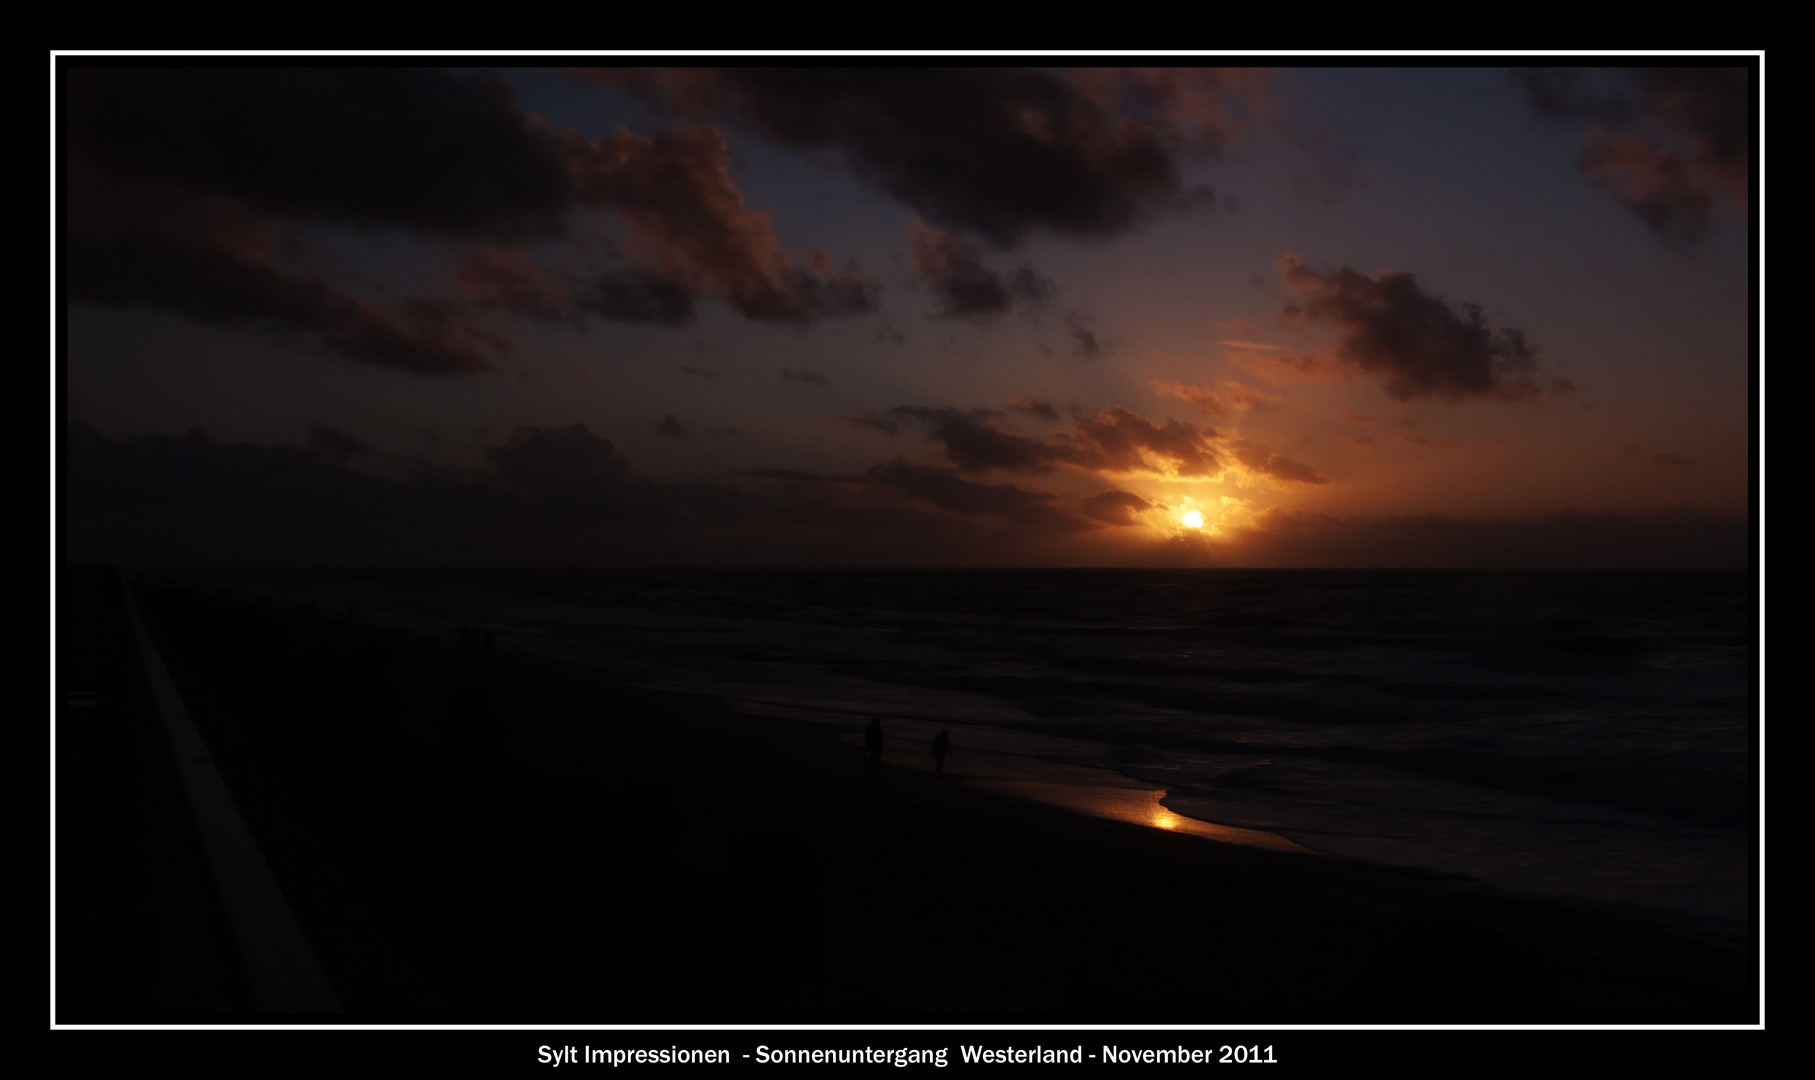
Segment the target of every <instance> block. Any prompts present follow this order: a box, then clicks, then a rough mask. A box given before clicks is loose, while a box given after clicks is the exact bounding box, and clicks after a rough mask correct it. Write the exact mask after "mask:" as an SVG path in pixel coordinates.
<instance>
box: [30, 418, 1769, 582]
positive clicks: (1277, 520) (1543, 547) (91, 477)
mask: <svg viewBox="0 0 1815 1080" xmlns="http://www.w3.org/2000/svg"><path fill="white" fill-rule="evenodd" d="M63 450H64V453H63V456H62V458H61V460H62V463H63V464H64V466H65V477H66V480H65V488H64V493H65V503H64V505H65V528H64V530H63V531H62V533H61V535H62V536H63V538H64V539H65V542H66V544H67V548H66V556H67V558H68V559H69V561H70V562H71V563H72V564H78V565H79V564H97V563H113V564H116V565H139V566H158V565H187V566H234V565H237V566H244V565H251V566H279V565H350V566H375V565H416V566H421V565H466V566H508V565H556V566H586V565H675V564H677V563H715V564H741V565H750V564H751V561H752V558H753V555H752V553H753V552H755V553H758V557H759V559H760V560H761V561H772V562H774V563H776V564H791V565H830V564H832V563H833V562H842V563H843V564H856V565H879V564H896V563H899V564H909V563H928V562H931V563H943V564H946V565H978V564H979V563H981V562H996V561H1001V560H1002V559H1003V558H1004V557H1006V556H1009V555H1012V554H1013V553H1016V552H1022V553H1025V552H1028V551H1035V550H1047V551H1049V555H1048V556H1047V558H1048V559H1050V558H1051V557H1052V556H1051V554H1050V552H1051V551H1058V552H1060V554H1059V559H1060V561H1065V560H1067V559H1068V558H1073V559H1075V556H1076V553H1078V552H1087V551H1089V550H1091V549H1089V548H1085V547H1068V548H1061V549H1039V548H1017V547H1014V546H1012V545H1013V544H1014V543H1017V542H1019V541H1017V539H1016V538H1021V539H1023V540H1027V541H1029V542H1033V541H1039V540H1041V538H1062V537H1074V536H1075V537H1080V538H1086V537H1088V536H1089V534H1090V533H1091V532H1092V531H1093V530H1095V531H1101V532H1103V533H1104V534H1105V535H1112V534H1111V533H1110V531H1109V530H1108V529H1107V528H1105V527H1106V526H1112V525H1122V526H1127V525H1132V524H1135V523H1137V521H1138V516H1139V515H1140V514H1141V512H1142V509H1143V507H1142V505H1141V503H1142V502H1143V501H1144V500H1140V499H1139V497H1138V496H1134V495H1132V494H1131V493H1128V492H1119V491H1108V492H1103V493H1101V494H1099V495H1095V496H1091V497H1089V498H1086V499H1084V500H1082V501H1081V502H1080V503H1078V504H1076V509H1075V510H1074V509H1072V508H1071V504H1069V503H1068V501H1067V500H1065V499H1063V498H1061V497H1060V496H1056V495H1053V494H1050V493H1046V492H1038V491H1029V490H1026V489H1024V488H1021V487H1019V486H1017V485H1013V484H983V483H977V482H974V481H971V480H967V479H965V478H964V477H963V476H961V475H959V474H958V472H957V470H956V469H955V468H945V467H936V466H923V465H913V464H910V463H907V462H905V461H901V460H895V461H891V462H887V463H884V464H880V465H877V466H875V467H874V468H872V469H870V470H869V471H868V472H867V473H866V474H864V475H861V476H830V475H824V474H818V473H807V472H796V471H793V470H764V471H763V474H762V477H761V483H760V484H753V485H752V489H751V490H744V489H740V488H737V487H732V486H729V485H726V484H716V483H692V484H679V483H675V484H668V483H658V482H653V481H650V480H647V479H645V478H642V477H639V476H637V475H636V473H635V471H634V470H633V469H632V468H631V467H630V463H629V462H628V461H627V460H625V459H624V458H623V455H622V454H620V453H619V452H618V451H617V450H616V449H615V448H614V447H613V446H612V445H611V443H610V441H609V440H608V439H605V438H603V437H600V436H598V435H595V434H593V433H592V432H591V431H589V430H588V429H586V428H584V427H579V426H572V427H567V428H558V427H557V428H536V427H524V428H518V429H516V431H514V432H513V433H512V434H511V435H510V437H509V438H508V439H507V440H506V442H505V443H504V444H503V445H501V446H494V447H491V448H489V453H488V460H489V462H490V463H491V465H492V467H491V468H488V469H470V470H469V469H457V468H452V467H448V466H440V467H432V466H424V467H423V469H422V471H420V472H419V473H417V474H416V475H414V476H412V477H409V478H408V479H403V480H393V479H384V478H380V477H375V476H371V475H368V474H366V473H363V472H360V471H358V470H355V469H353V468H350V467H348V465H347V464H346V463H345V462H344V461H342V460H336V459H333V458H331V457H328V456H326V455H322V454H319V453H316V452H313V451H310V450H305V449H301V448H296V447H260V446H251V445H245V444H241V445H224V444H222V443H219V442H217V441H215V440H213V439H211V438H209V437H207V436H206V435H205V434H203V433H201V432H200V431H192V432H191V433H190V434H188V435H186V436H184V437H181V438H169V437H165V436H157V435H151V436H145V437H142V438H138V439H132V440H125V441H116V440H113V439H109V438H106V437H103V436H101V435H99V434H98V433H96V432H95V431H94V430H93V429H90V428H88V427H86V426H85V425H83V424H81V423H79V422H72V423H70V425H69V426H68V429H67V441H66V442H65V444H64V448H63ZM1222 503H1223V507H1224V513H1223V523H1225V524H1226V523H1228V522H1229V521H1230V513H1231V509H1232V508H1233V509H1239V508H1240V504H1239V501H1236V500H1229V499H1227V498H1225V499H1223V500H1222ZM1149 505H1151V504H1149ZM1002 525H1006V526H1008V527H1007V528H1002V527H1001V526H1002ZM1122 535H1123V536H1124V537H1126V538H1127V540H1128V541H1129V542H1133V543H1135V544H1136V545H1137V546H1136V547H1133V548H1124V549H1119V550H1121V551H1123V552H1132V553H1135V554H1136V555H1137V556H1139V557H1141V558H1152V559H1160V560H1162V561H1164V559H1165V558H1167V556H1166V555H1165V554H1164V552H1163V550H1161V549H1156V548H1153V547H1150V546H1139V545H1142V544H1144V543H1145V541H1144V540H1143V539H1142V537H1143V536H1144V534H1143V533H1140V532H1138V531H1131V532H1130V533H1125V534H1122ZM1192 539H1194V540H1197V541H1206V542H1200V543H1196V544H1194V545H1193V546H1192V547H1191V548H1190V549H1189V550H1186V549H1184V548H1180V549H1178V551H1177V552H1176V554H1178V555H1179V556H1180V557H1183V558H1187V559H1188V560H1192V561H1198V562H1204V561H1208V562H1212V563H1224V564H1229V565H1254V566H1402V567H1418V566H1433V567H1437V566H1440V567H1469V566H1484V567H1486V566H1586V567H1592V566H1610V567H1617V566H1633V567H1645V566H1730V567H1743V566H1745V565H1746V564H1747V559H1748V555H1749V552H1750V551H1751V550H1753V545H1752V544H1751V541H1750V534H1749V528H1748V524H1747V522H1746V521H1745V519H1744V518H1743V517H1736V518H1726V517H1720V516H1717V515H1712V514H1706V513H1698V512H1695V511H1690V510H1675V511H1667V512H1663V513H1657V514H1649V515H1646V514H1633V515H1622V514H1587V513H1579V512H1576V511H1562V512H1559V513H1556V514H1551V515H1546V516H1544V517H1540V518H1531V519H1520V520H1469V519H1460V518H1448V517H1440V516H1428V517H1421V518H1350V519H1339V518H1334V517H1328V516H1322V515H1316V514H1305V513H1293V512H1288V511H1280V510H1272V511H1267V512H1263V513H1261V514H1259V515H1255V516H1253V517H1252V518H1251V519H1247V520H1243V521H1240V522H1238V524H1237V525H1236V526H1235V527H1232V528H1225V529H1223V530H1221V535H1220V536H1219V537H1216V538H1213V539H1212V538H1203V537H1193V538H1192ZM1005 545H1008V546H1005ZM1065 553H1071V554H1070V555H1069V556H1068V555H1066V554H1065ZM1142 553H1144V554H1142ZM1021 561H1022V562H1025V560H1024V559H1023V560H1021Z"/></svg>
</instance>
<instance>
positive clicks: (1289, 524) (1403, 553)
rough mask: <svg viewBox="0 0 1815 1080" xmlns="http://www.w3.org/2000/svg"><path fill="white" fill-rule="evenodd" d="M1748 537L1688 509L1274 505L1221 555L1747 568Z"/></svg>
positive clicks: (1310, 561) (1383, 563)
mask: <svg viewBox="0 0 1815 1080" xmlns="http://www.w3.org/2000/svg"><path fill="white" fill-rule="evenodd" d="M1748 534H1749V529H1748V526H1747V523H1746V521H1745V519H1744V518H1728V517H1722V516H1720V515H1716V514H1708V513H1704V512H1700V511H1695V510H1688V509H1675V510H1666V511H1661V512H1658V513H1651V514H1617V513H1585V512H1582V511H1577V510H1560V511H1557V512H1555V513H1550V514H1545V515H1542V516H1539V517H1533V518H1523V519H1485V520H1484V519H1467V518H1454V517H1445V516H1442V515H1436V514H1432V515H1427V516H1423V517H1377V518H1370V517H1356V518H1335V517H1330V516H1327V515H1321V514H1310V513H1304V512H1297V511H1287V510H1279V509H1274V510H1268V511H1264V512H1262V513H1261V514H1259V515H1257V516H1256V517H1255V518H1254V520H1253V521H1252V522H1250V523H1249V527H1247V528H1245V529H1243V530H1240V531H1239V532H1238V533H1236V534H1232V536H1231V537H1230V539H1229V542H1228V544H1227V546H1226V549H1225V556H1224V557H1226V558H1229V559H1231V560H1233V561H1234V562H1237V563H1240V564H1242V565H1266V566H1354V567H1433V568H1436V567H1444V568H1469V567H1633V568H1639V567H1743V566H1745V565H1746V563H1747V555H1748V551H1749V550H1750V548H1751V543H1750V540H1749V535H1748Z"/></svg>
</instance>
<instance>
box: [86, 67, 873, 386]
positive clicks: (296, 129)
mask: <svg viewBox="0 0 1815 1080" xmlns="http://www.w3.org/2000/svg"><path fill="white" fill-rule="evenodd" d="M58 120H59V124H60V128H59V131H60V133H61V134H62V135H64V136H65V153H64V155H63V174H62V175H63V177H64V179H65V190H64V202H63V209H64V212H65V218H64V220H65V223H66V232H65V243H64V247H63V249H62V252H61V266H62V268H63V270H64V272H65V276H64V281H65V285H66V288H67V289H68V293H69V295H70V296H71V297H72V298H75V299H80V300H87V301H93V302H97V303H102V304H113V305H146V306H152V307H158V308H163V309H166V310H171V311H175V312H178V313H181V314H183V315H185V316H188V317H190V318H194V319H197V320H200V321H203V322H206V323H211V324H214V325H219V326H228V327H234V328H241V329H248V330H260V331H267V332H275V333H279V334H288V335H301V336H304V337H306V338H309V339H312V340H314V341H317V342H319V343H320V344H322V345H324V346H326V347H327V348H329V349H331V350H334V351H337V352H339V353H341V354H343V355H346V356H348V357H350V358H352V359H355V360H359V361H363V362H366V363H372V364H379V365H383V366H387V367H393V368H400V369H403V370H408V371H416V372H425V373H450V372H465V371H475V370H480V369H483V368H485V367H487V366H488V360H487V353H486V350H487V349H490V350H493V351H498V352H502V351H506V350H508V348H509V343H508V342H507V341H506V340H505V339H504V338H502V337H500V336H499V335H497V334H495V333H492V332H489V331H487V330H485V329H484V327H483V326H481V325H480V324H479V323H478V322H476V321H475V320H474V319H472V318H471V317H470V316H469V315H468V314H467V313H466V312H467V310H469V309H472V308H490V309H496V310H505V311H510V312H513V313H516V314H520V315H527V316H531V317H536V318H554V319H566V320H577V319H579V318H580V316H581V314H582V313H590V314H594V315H598V316H602V317H605V318H611V319H619V320H626V321H632V322H650V323H658V324H665V325H681V324H683V323H685V322H686V321H688V320H689V319H690V318H691V317H692V315H693V305H694V299H695V296H696V295H697V294H699V293H702V292H706V293H713V294H716V295H722V296H723V297H724V298H725V299H726V300H727V301H728V302H729V303H730V304H731V305H732V306H733V307H734V308H735V309H737V310H738V311H739V312H741V313H742V314H744V315H745V316H746V317H748V318H752V319H757V320H762V321H769V322H781V323H794V324H804V323H807V322H811V321H812V320H814V319H818V318H821V317H824V316H832V315H848V314H854V313H858V312H863V311H868V310H870V309H871V308H872V307H873V306H874V303H875V296H876V292H877V287H876V285H875V284H874V283H873V282H871V281H870V280H869V279H867V278H865V277H864V276H863V275H862V274H861V273H859V272H858V271H857V270H856V268H855V267H852V266H849V265H847V266H836V265H834V264H833V262H832V260H831V259H830V258H829V257H827V256H825V255H823V254H819V253H812V252H809V253H808V254H807V259H806V262H807V265H806V266H804V267H803V266H801V265H798V264H796V262H795V261H794V260H793V259H791V258H790V257H789V256H788V255H787V253H785V252H783V251H782V250H781V248H780V246H779V244H778V242H777V241H776V239H775V236H774V234H773V232H772V231H771V229H770V227H769V218H768V215H766V214H762V213H758V212H756V211H752V210H750V209H748V208H747V207H745V206H744V200H743V196H742V194H741V193H740V192H739V191H738V190H737V187H736V185H735V184H734V183H733V182H732V181H731V179H730V177H729V173H728V171H727V160H728V158H727V154H726V151H725V146H724V143H723V141H722V140H721V139H719V137H718V135H717V133H716V132H714V131H712V130H711V129H709V128H696V129H691V130H688V131H681V132H673V133H664V134H659V135H657V136H655V137H653V138H650V139H642V138H638V137H636V136H633V135H631V134H629V133H628V132H625V131H621V130H620V131H617V132H613V133H608V134H606V135H604V136H602V137H600V138H599V139H597V140H594V141H592V142H588V141H586V140H585V139H583V138H582V137H580V136H579V135H578V134H577V133H574V132H571V131H569V132H563V133H557V132H554V131H552V130H550V129H549V128H547V127H546V126H545V125H544V124H543V123H542V122H541V121H539V120H537V119H534V118H532V117H530V116H528V115H526V114H524V113H523V112H522V110H521V109H520V108H519V107H518V105H517V103H516V101H515V99H514V97H513V96H512V94H511V93H510V91H509V89H508V88H507V87H506V86H505V85H504V83H503V82H502V80H500V79H499V78H498V77H497V76H496V75H495V74H491V73H484V72H470V71H461V72H454V71H441V70H435V69H429V68H390V69H387V68H378V67H343V68H322V67H308V66H302V67H248V68H229V67H214V66H198V67H192V68H179V67H154V68H144V67H124V66H118V67H109V66H104V65H102V64H90V65H88V66H73V67H71V68H70V69H69V70H68V71H67V73H66V76H65V83H64V87H63V93H62V95H61V97H60V99H59V112H58ZM583 207H597V208H603V209H609V210H611V211H613V212H615V213H616V215H617V216H618V217H619V218H620V219H621V220H622V222H623V225H624V227H625V229H626V230H627V231H628V233H629V235H630V239H631V241H632V244H631V246H630V248H629V249H628V251H633V252H634V253H635V259H634V260H633V263H647V265H635V264H633V265H630V266H628V267H618V268H614V269H610V270H606V271H600V272H596V273H593V274H592V275H591V278H590V280H585V281H581V282H571V281H568V280H566V279H565V278H564V277H563V276H562V275H559V274H556V273H554V272H552V271H549V270H547V269H545V268H542V267H538V266H536V265H535V264H534V263H533V261H532V260H530V259H529V257H528V256H527V255H526V254H524V253H523V252H522V251H521V249H518V248H514V247H512V246H511V245H512V244H513V243H514V242H515V241H519V240H522V239H526V238H529V237H537V236H539V237H557V236H562V235H563V234H564V233H565V232H566V231H567V230H570V229H571V228H573V227H574V225H575V221H576V218H575V215H574V214H573V211H574V210H575V209H577V208H583ZM302 223H316V224H327V225H334V226H343V227H354V228H359V229H364V230H376V229H399V230H406V231H410V232H415V233H421V234H428V235H433V236H440V237H455V238H463V239H472V240H479V241H483V243H482V244H481V245H480V246H479V247H477V248H475V249H472V250H470V251H469V253H468V255H467V257H466V260H465V262H464V264H463V265H462V266H461V267H460V268H459V269H458V270H457V271H456V272H455V274H454V275H453V279H454V281H453V284H454V287H455V289H456V290H457V292H458V294H459V295H460V297H461V303H459V304H455V303H451V302H448V301H443V300H437V299H433V298H428V297H420V296H407V297H403V298H401V299H383V298H373V299H366V298H362V297H361V296H358V295H353V294H350V293H349V292H347V291H344V290H343V289H342V288H341V287H339V286H337V285H335V284H333V283H332V281H331V280H330V279H329V277H328V276H324V274H323V273H321V272H318V271H314V270H309V271H304V270H301V269H297V268H296V267H295V266H292V265H289V263H291V262H293V261H295V260H294V259H290V258H287V254H288V253H289V252H292V251H295V252H301V253H302V254H303V255H304V256H307V254H308V253H307V252H304V251H302V249H301V247H300V246H299V245H300V240H299V237H300V236H301V235H302V234H301V233H299V232H297V228H296V226H297V225H299V224H302ZM286 245H289V247H288V248H287V247H286Z"/></svg>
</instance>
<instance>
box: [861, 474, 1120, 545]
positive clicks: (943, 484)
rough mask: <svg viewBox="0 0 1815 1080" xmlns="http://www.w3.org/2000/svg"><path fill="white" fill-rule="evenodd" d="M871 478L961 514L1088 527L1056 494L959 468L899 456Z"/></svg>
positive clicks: (1066, 527)
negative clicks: (985, 479) (983, 480)
mask: <svg viewBox="0 0 1815 1080" xmlns="http://www.w3.org/2000/svg"><path fill="white" fill-rule="evenodd" d="M869 477H870V479H871V480H872V481H873V482H875V483H877V484H881V485H883V486H885V487H891V488H895V489H897V490H899V491H904V492H906V493H908V494H909V495H912V496H914V497H915V498H917V499H924V500H925V501H927V502H930V503H932V504H933V505H934V506H937V507H940V508H941V509H945V510H951V511H953V512H955V513H959V514H988V515H993V516H999V517H1005V518H1007V519H1008V520H1010V521H1012V522H1014V523H1015V524H1017V525H1028V526H1035V527H1039V528H1044V529H1059V530H1071V529H1081V528H1086V527H1088V526H1087V523H1086V522H1084V521H1082V520H1081V519H1079V518H1078V517H1077V515H1075V514H1073V513H1071V512H1070V511H1068V510H1066V509H1064V508H1062V507H1060V506H1058V505H1057V501H1058V497H1057V496H1055V495H1051V494H1048V493H1046V492H1043V491H1027V490H1025V489H1023V488H1019V487H1016V486H1015V485H1014V484H979V483H976V482H974V481H971V480H966V479H964V478H963V477H961V476H959V475H958V470H957V469H945V468H940V467H938V466H934V465H910V464H908V463H907V462H906V461H903V460H902V459H900V458H896V459H895V460H894V461H890V462H885V463H883V464H881V465H877V466H874V467H873V468H871V469H870V471H869Z"/></svg>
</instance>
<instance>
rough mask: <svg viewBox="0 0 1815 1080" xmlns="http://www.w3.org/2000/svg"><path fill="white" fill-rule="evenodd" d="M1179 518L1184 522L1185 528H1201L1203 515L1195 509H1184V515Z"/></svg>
mask: <svg viewBox="0 0 1815 1080" xmlns="http://www.w3.org/2000/svg"><path fill="white" fill-rule="evenodd" d="M1179 520H1180V521H1182V522H1184V523H1185V528H1187V529H1201V528H1203V527H1204V515H1202V514H1200V513H1198V512H1197V511H1196V510H1187V511H1185V516H1184V517H1182V518H1180V519H1179Z"/></svg>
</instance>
